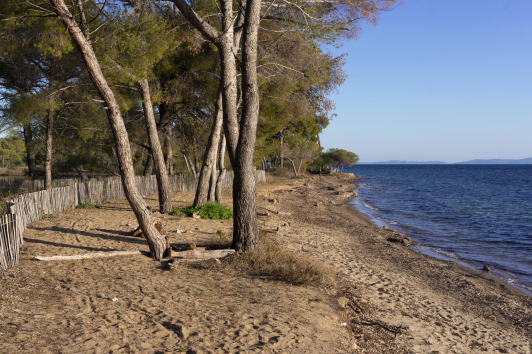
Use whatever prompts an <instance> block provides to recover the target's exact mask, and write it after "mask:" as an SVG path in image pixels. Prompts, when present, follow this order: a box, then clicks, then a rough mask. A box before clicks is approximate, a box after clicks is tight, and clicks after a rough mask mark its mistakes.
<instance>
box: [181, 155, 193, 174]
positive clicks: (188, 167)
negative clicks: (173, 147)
mask: <svg viewBox="0 0 532 354" xmlns="http://www.w3.org/2000/svg"><path fill="white" fill-rule="evenodd" d="M183 158H184V159H185V163H186V164H187V170H188V172H189V173H190V172H192V171H191V170H190V164H189V163H188V159H187V155H185V154H183Z"/></svg>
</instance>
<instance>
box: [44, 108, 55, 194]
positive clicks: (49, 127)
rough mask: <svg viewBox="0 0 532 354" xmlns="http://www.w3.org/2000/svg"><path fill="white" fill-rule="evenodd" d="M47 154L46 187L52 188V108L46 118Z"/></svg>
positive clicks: (45, 168)
mask: <svg viewBox="0 0 532 354" xmlns="http://www.w3.org/2000/svg"><path fill="white" fill-rule="evenodd" d="M46 121H47V122H46V154H45V158H44V189H52V143H53V136H52V133H53V131H54V114H53V111H52V108H51V107H50V108H49V109H48V117H47V119H46Z"/></svg>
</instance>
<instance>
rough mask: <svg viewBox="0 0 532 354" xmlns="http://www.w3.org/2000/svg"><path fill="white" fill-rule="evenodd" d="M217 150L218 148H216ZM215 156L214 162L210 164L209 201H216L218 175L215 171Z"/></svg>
mask: <svg viewBox="0 0 532 354" xmlns="http://www.w3.org/2000/svg"><path fill="white" fill-rule="evenodd" d="M216 150H217V151H218V149H216ZM216 158H217V156H215V157H214V164H213V165H212V172H211V178H210V183H209V202H211V203H214V202H215V201H216V196H215V194H216V180H217V177H218V174H217V173H216Z"/></svg>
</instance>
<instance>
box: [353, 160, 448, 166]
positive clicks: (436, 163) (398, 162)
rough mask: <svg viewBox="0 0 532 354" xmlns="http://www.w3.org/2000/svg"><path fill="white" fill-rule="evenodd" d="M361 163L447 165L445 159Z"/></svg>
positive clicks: (363, 163) (367, 163)
mask: <svg viewBox="0 0 532 354" xmlns="http://www.w3.org/2000/svg"><path fill="white" fill-rule="evenodd" d="M358 164H359V165H446V164H447V162H443V161H400V160H390V161H382V162H360V163H358Z"/></svg>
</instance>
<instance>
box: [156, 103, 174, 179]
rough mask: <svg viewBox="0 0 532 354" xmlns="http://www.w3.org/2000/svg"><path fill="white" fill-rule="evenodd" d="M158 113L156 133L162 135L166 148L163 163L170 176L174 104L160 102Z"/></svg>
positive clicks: (172, 156) (171, 168)
mask: <svg viewBox="0 0 532 354" xmlns="http://www.w3.org/2000/svg"><path fill="white" fill-rule="evenodd" d="M159 114H160V116H161V118H160V120H159V123H158V124H157V133H158V134H159V136H164V141H165V149H166V154H165V157H164V163H165V165H166V171H167V172H168V175H169V176H171V175H173V174H174V160H173V159H174V152H173V149H172V131H173V129H172V118H173V115H174V114H175V109H174V105H170V106H169V105H168V104H167V103H166V102H162V103H161V104H160V105H159Z"/></svg>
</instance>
